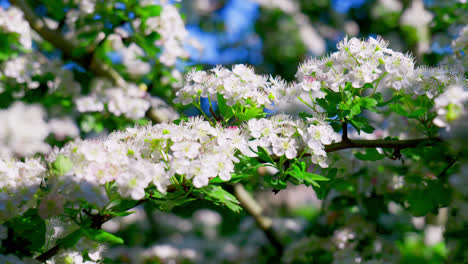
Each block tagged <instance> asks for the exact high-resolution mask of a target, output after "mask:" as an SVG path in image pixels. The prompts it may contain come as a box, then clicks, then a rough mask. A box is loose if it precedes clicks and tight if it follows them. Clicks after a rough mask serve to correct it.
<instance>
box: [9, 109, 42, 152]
mask: <svg viewBox="0 0 468 264" xmlns="http://www.w3.org/2000/svg"><path fill="white" fill-rule="evenodd" d="M45 116H46V113H45V111H44V109H43V108H42V107H41V106H40V105H26V104H24V103H23V102H20V101H19V102H16V103H14V104H13V105H12V106H10V108H8V109H5V110H0V123H1V124H2V126H1V127H0V148H1V149H2V150H1V151H2V152H5V151H6V150H7V151H9V152H11V153H13V154H16V155H19V156H29V155H32V154H35V153H38V152H40V153H47V152H48V151H49V148H50V147H49V145H48V144H46V143H45V142H44V139H45V138H46V137H47V136H48V135H49V133H50V128H49V126H48V124H47V123H46V121H45V120H44V119H45Z"/></svg>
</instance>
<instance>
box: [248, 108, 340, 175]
mask: <svg viewBox="0 0 468 264" xmlns="http://www.w3.org/2000/svg"><path fill="white" fill-rule="evenodd" d="M247 128H248V130H249V133H250V135H251V136H252V137H253V138H254V140H252V141H249V145H250V147H251V148H252V149H254V150H257V148H258V147H263V148H265V150H266V151H267V152H268V153H269V154H270V155H276V156H283V155H285V156H286V158H288V159H293V158H295V157H297V154H298V150H305V152H306V153H309V154H311V156H312V162H313V163H315V164H318V165H320V166H321V167H323V168H325V167H328V165H327V163H326V157H327V153H326V152H325V145H326V144H331V143H332V142H333V141H338V140H339V139H340V137H339V135H338V134H337V133H335V131H334V130H333V128H332V127H331V126H330V125H329V124H328V123H325V122H323V121H320V120H319V119H317V118H309V119H308V121H307V124H306V123H305V122H304V121H302V120H300V119H293V118H291V117H290V116H288V115H282V114H280V115H275V116H273V117H271V118H269V119H266V118H261V119H251V120H249V121H248V123H247Z"/></svg>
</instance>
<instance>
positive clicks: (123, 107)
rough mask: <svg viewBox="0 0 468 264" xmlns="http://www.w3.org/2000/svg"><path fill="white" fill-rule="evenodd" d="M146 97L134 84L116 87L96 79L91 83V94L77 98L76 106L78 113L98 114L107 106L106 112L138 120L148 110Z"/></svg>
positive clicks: (106, 81) (144, 92)
mask: <svg viewBox="0 0 468 264" xmlns="http://www.w3.org/2000/svg"><path fill="white" fill-rule="evenodd" d="M147 95H148V94H147V92H146V91H143V90H141V89H140V88H139V87H138V86H136V85H134V84H128V85H127V86H126V87H116V86H114V85H112V84H111V83H110V81H108V80H104V79H96V80H94V82H93V83H92V93H91V94H90V95H87V96H82V97H79V98H77V99H76V106H77V109H78V111H79V112H100V111H103V109H104V105H107V110H108V111H109V112H111V113H112V114H114V115H116V116H121V115H124V116H126V117H128V118H130V119H139V118H142V117H144V116H145V114H146V111H147V110H148V109H149V108H150V105H151V104H150V102H149V101H148V100H147V99H146V97H147Z"/></svg>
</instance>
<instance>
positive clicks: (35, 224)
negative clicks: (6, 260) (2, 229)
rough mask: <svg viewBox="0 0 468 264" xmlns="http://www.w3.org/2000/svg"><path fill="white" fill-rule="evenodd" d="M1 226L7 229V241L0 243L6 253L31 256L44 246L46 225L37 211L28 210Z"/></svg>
mask: <svg viewBox="0 0 468 264" xmlns="http://www.w3.org/2000/svg"><path fill="white" fill-rule="evenodd" d="M3 225H4V226H6V227H8V229H9V232H8V233H9V234H8V238H7V241H3V243H2V248H3V247H4V248H5V249H6V250H7V252H11V253H15V254H16V255H20V256H22V255H25V256H31V255H32V254H33V253H34V252H37V251H38V250H39V249H40V248H42V246H43V245H44V242H45V233H46V224H45V222H44V220H43V219H42V218H41V217H40V216H39V215H38V210H37V209H29V210H27V211H26V212H25V213H24V214H23V215H21V216H17V217H15V218H12V219H10V220H8V221H7V222H5V223H3ZM10 232H11V233H10Z"/></svg>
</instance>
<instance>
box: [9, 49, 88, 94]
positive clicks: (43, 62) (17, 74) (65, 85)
mask: <svg viewBox="0 0 468 264" xmlns="http://www.w3.org/2000/svg"><path fill="white" fill-rule="evenodd" d="M2 69H3V70H2V73H3V77H4V78H2V79H3V80H2V81H5V82H8V81H9V80H14V82H15V84H14V86H15V88H17V87H18V85H17V84H22V85H24V86H26V87H27V88H28V89H36V88H38V87H39V85H40V83H39V82H38V81H35V80H33V79H34V77H35V76H39V75H45V74H47V73H52V74H53V75H52V76H54V79H53V80H49V81H47V83H46V84H47V87H48V88H49V93H53V92H57V91H60V92H61V93H63V94H66V95H76V94H79V93H80V90H81V86H80V84H79V83H78V82H77V81H75V80H74V78H73V73H72V72H71V71H69V70H67V69H65V68H63V64H62V62H60V61H58V60H49V59H47V58H46V57H44V56H42V55H41V54H38V53H29V54H22V55H20V56H18V57H16V58H13V59H10V60H8V61H6V62H4V63H3V65H2ZM20 88H23V86H20ZM2 92H4V89H2V90H0V93H2ZM24 93H25V91H24V90H23V89H20V90H19V91H16V90H15V92H14V93H13V96H15V97H17V98H18V97H23V96H24Z"/></svg>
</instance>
